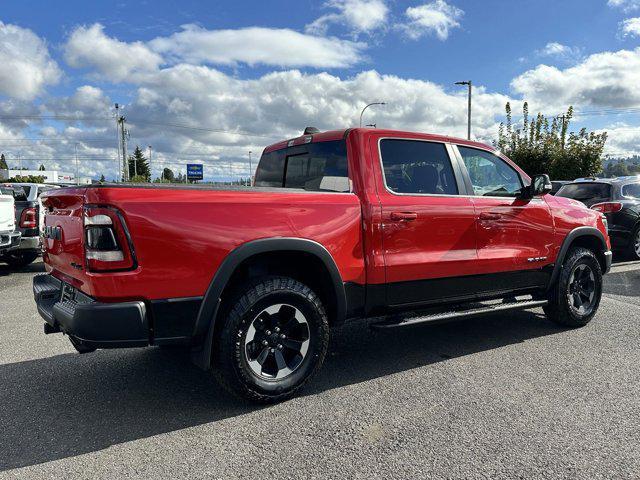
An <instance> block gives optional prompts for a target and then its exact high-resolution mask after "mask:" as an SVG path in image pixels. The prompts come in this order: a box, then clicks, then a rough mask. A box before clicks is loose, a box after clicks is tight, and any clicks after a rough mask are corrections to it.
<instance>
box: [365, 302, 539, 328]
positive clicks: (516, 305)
mask: <svg viewBox="0 0 640 480" xmlns="http://www.w3.org/2000/svg"><path fill="white" fill-rule="evenodd" d="M547 303H548V302H547V301H546V300H522V301H518V302H509V303H497V304H493V305H482V306H480V307H477V308H469V309H467V310H453V311H449V312H438V313H432V314H427V315H418V316H413V317H412V316H408V317H402V318H400V319H398V317H392V318H391V319H387V320H385V321H383V322H380V323H374V324H371V328H375V329H383V328H396V327H406V326H409V325H416V324H419V323H438V322H442V321H445V320H451V319H453V318H462V317H472V316H476V315H483V314H486V313H495V312H504V311H507V310H524V309H527V308H537V307H544V306H545V305H546V304H547Z"/></svg>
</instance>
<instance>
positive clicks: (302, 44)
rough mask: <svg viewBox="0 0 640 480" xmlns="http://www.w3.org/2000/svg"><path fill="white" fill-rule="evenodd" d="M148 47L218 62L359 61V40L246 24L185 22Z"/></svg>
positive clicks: (178, 57)
mask: <svg viewBox="0 0 640 480" xmlns="http://www.w3.org/2000/svg"><path fill="white" fill-rule="evenodd" d="M149 46H150V47H151V48H152V49H153V50H155V51H156V52H158V53H161V54H163V55H166V56H167V57H168V58H171V59H173V60H174V61H182V62H187V63H196V64H197V63H210V64H220V65H234V64H238V63H245V64H247V65H251V66H253V65H258V64H261V65H275V66H280V67H302V66H308V67H315V68H336V67H349V66H351V65H354V64H356V63H358V62H360V61H361V60H362V57H361V51H362V50H363V49H364V48H365V47H366V45H365V44H363V43H359V42H351V41H347V40H340V39H337V38H333V37H328V38H326V37H317V36H313V35H305V34H303V33H300V32H296V31H295V30H290V29H286V28H262V27H248V28H241V29H237V30H206V29H204V28H201V27H198V26H196V25H184V26H183V30H182V31H181V32H177V33H174V34H173V35H171V36H169V37H158V38H156V39H154V40H152V41H151V42H149Z"/></svg>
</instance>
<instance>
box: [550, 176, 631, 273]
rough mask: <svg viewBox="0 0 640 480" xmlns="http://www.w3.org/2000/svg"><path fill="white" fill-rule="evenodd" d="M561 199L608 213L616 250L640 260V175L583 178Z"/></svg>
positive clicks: (561, 192) (562, 193)
mask: <svg viewBox="0 0 640 480" xmlns="http://www.w3.org/2000/svg"><path fill="white" fill-rule="evenodd" d="M557 196H558V197H566V198H573V199H574V200H579V201H581V202H582V203H584V204H585V205H587V206H588V207H590V208H592V209H593V210H596V211H598V212H601V213H604V214H605V215H606V217H607V221H608V222H609V237H610V238H611V245H612V247H613V248H614V249H617V250H620V251H624V252H625V253H627V254H628V255H629V256H630V257H632V258H633V259H635V260H638V259H640V176H633V177H617V178H598V179H579V180H576V181H575V182H572V183H570V184H568V185H565V186H564V187H562V188H561V189H560V190H559V191H558V193H557Z"/></svg>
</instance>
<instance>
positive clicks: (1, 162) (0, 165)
mask: <svg viewBox="0 0 640 480" xmlns="http://www.w3.org/2000/svg"><path fill="white" fill-rule="evenodd" d="M0 170H9V167H8V166H7V159H6V158H4V153H2V154H0Z"/></svg>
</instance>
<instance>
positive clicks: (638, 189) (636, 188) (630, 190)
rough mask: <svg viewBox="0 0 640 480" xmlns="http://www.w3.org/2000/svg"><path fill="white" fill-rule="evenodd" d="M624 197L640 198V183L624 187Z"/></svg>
mask: <svg viewBox="0 0 640 480" xmlns="http://www.w3.org/2000/svg"><path fill="white" fill-rule="evenodd" d="M622 196H623V197H629V198H640V183H630V184H628V185H623V187H622Z"/></svg>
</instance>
